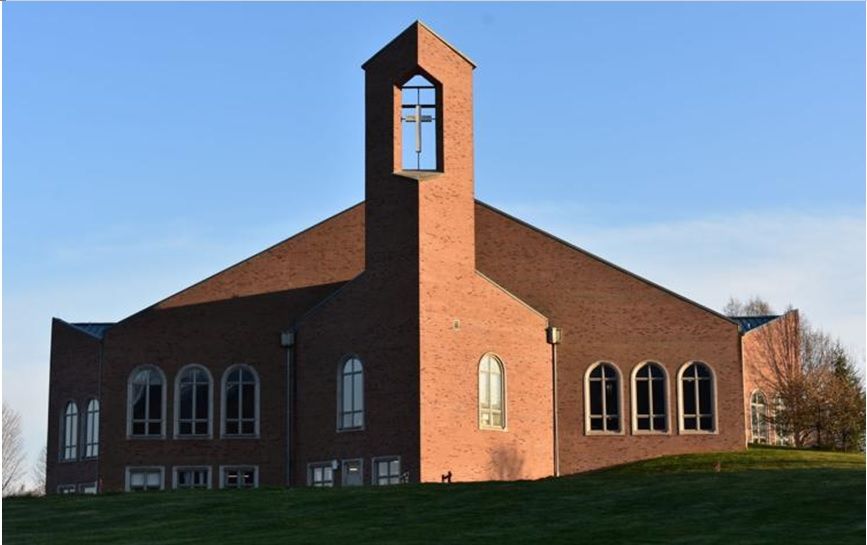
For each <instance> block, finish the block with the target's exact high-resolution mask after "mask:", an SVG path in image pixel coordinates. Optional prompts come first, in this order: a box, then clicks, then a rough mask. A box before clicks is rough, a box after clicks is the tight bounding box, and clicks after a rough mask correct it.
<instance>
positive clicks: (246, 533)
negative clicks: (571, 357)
mask: <svg viewBox="0 0 867 545" xmlns="http://www.w3.org/2000/svg"><path fill="white" fill-rule="evenodd" d="M717 461H719V462H720V468H719V469H720V471H719V472H717V471H716V470H715V468H714V466H715V464H716V462H717ZM864 512H865V461H864V456H863V455H860V454H837V453H827V452H812V451H796V450H784V449H771V448H761V449H751V450H750V451H748V452H743V453H721V454H701V455H688V456H675V457H666V458H659V459H656V460H648V461H645V462H640V463H637V464H630V465H627V466H621V467H617V468H612V469H609V470H605V471H598V472H594V473H588V474H582V475H576V476H571V477H564V478H561V479H545V480H541V481H521V482H507V483H479V484H452V485H403V486H394V487H383V488H375V487H364V488H354V489H309V488H299V489H292V490H286V489H261V490H213V491H169V492H155V493H147V494H109V495H103V496H89V497H84V496H78V497H70V496H66V497H58V496H54V497H48V498H13V499H7V500H4V501H3V543H4V544H7V545H11V544H16V543H26V544H30V545H35V544H40V543H64V544H77V543H81V544H100V543H142V544H145V543H147V544H163V543H220V544H236V543H237V544H248V543H249V544H257V545H268V544H272V543H273V544H277V543H280V544H285V543H323V544H335V543H353V544H362V543H376V544H386V543H496V544H498V545H499V544H502V543H520V544H526V543H546V544H551V543H604V544H614V543H672V544H676V543H696V544H703V543H724V544H735V543H737V544H741V545H745V544H751V543H785V544H797V543H828V544H831V543H833V544H835V545H837V544H842V543H853V544H856V543H857V544H858V545H861V544H863V543H864V537H865V518H864Z"/></svg>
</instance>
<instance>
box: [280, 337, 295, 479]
mask: <svg viewBox="0 0 867 545" xmlns="http://www.w3.org/2000/svg"><path fill="white" fill-rule="evenodd" d="M280 345H281V346H282V347H284V348H285V349H286V486H292V432H293V431H294V430H293V426H292V421H293V420H294V418H295V410H294V409H295V407H294V406H293V404H294V403H295V396H294V395H293V389H294V385H295V381H294V376H293V374H294V363H295V330H294V329H291V330H289V331H284V332H283V333H281V334H280Z"/></svg>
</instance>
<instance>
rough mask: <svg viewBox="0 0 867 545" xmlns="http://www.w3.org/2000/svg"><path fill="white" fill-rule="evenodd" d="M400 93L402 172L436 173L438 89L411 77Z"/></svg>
mask: <svg viewBox="0 0 867 545" xmlns="http://www.w3.org/2000/svg"><path fill="white" fill-rule="evenodd" d="M400 90H401V108H400V122H401V148H402V163H401V164H402V168H403V170H410V171H436V170H439V155H440V145H439V132H440V131H439V126H438V124H439V122H440V119H439V115H438V112H439V107H438V100H437V98H438V97H437V88H436V86H435V85H434V84H433V83H431V82H430V81H428V80H427V79H426V78H425V77H424V76H422V75H417V76H414V77H412V78H411V79H410V80H409V81H407V82H406V83H405V84H403V86H402V87H401V88H400Z"/></svg>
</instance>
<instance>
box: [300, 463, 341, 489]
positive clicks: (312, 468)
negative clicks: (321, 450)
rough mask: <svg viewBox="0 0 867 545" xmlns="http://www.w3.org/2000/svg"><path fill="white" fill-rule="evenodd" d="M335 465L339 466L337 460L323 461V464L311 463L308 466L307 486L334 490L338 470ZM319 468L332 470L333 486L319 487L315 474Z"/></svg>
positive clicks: (324, 485)
mask: <svg viewBox="0 0 867 545" xmlns="http://www.w3.org/2000/svg"><path fill="white" fill-rule="evenodd" d="M335 465H337V464H335V460H326V461H322V462H311V463H309V464H307V486H310V487H314V488H333V487H334V484H335V480H336V477H337V475H336V473H337V469H335V468H334V466H335ZM317 468H322V469H330V470H331V484H321V485H317V484H316V483H315V482H314V480H313V472H314V471H315V470H316V469H317ZM322 482H323V483H324V482H327V481H322Z"/></svg>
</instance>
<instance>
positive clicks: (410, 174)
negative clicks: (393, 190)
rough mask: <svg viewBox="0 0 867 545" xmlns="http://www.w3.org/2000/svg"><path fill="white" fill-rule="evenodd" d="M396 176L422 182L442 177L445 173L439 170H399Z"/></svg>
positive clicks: (395, 173)
mask: <svg viewBox="0 0 867 545" xmlns="http://www.w3.org/2000/svg"><path fill="white" fill-rule="evenodd" d="M394 175H395V176H402V177H404V178H409V179H410V180H415V181H417V182H421V181H423V180H429V179H431V178H436V177H438V176H442V175H443V173H442V172H440V171H439V170H397V171H395V172H394Z"/></svg>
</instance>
